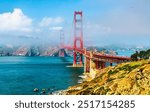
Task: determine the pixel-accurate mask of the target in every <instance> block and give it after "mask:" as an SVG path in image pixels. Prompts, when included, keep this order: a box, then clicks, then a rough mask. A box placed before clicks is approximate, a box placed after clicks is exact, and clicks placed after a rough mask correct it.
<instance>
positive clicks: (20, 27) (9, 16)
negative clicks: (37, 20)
mask: <svg viewBox="0 0 150 112" xmlns="http://www.w3.org/2000/svg"><path fill="white" fill-rule="evenodd" d="M31 26H32V19H31V18H29V17H27V16H26V15H25V14H24V13H23V12H22V10H21V9H19V8H15V9H14V10H13V12H6V13H2V14H0V31H1V32H5V31H23V32H29V31H31Z"/></svg>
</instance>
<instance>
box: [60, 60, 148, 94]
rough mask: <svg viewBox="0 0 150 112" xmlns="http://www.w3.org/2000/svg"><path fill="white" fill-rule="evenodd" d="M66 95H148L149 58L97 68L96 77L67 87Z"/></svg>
mask: <svg viewBox="0 0 150 112" xmlns="http://www.w3.org/2000/svg"><path fill="white" fill-rule="evenodd" d="M63 94H67V95H150V60H141V61H137V62H127V63H122V64H119V65H117V66H114V67H107V68H105V69H103V70H99V72H98V73H97V74H96V77H95V78H94V79H92V80H90V81H84V82H83V83H82V84H79V85H76V86H72V87H69V88H68V89H67V90H66V91H64V93H63Z"/></svg>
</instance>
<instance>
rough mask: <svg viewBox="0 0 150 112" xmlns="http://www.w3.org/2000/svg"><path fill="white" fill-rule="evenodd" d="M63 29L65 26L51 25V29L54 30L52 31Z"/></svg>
mask: <svg viewBox="0 0 150 112" xmlns="http://www.w3.org/2000/svg"><path fill="white" fill-rule="evenodd" d="M62 29H63V27H61V26H54V27H49V30H52V31H60V30H62Z"/></svg>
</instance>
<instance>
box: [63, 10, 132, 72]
mask: <svg viewBox="0 0 150 112" xmlns="http://www.w3.org/2000/svg"><path fill="white" fill-rule="evenodd" d="M60 40H61V43H60V44H61V45H60V46H61V47H60V49H68V50H72V51H73V65H72V67H83V66H84V72H85V73H90V72H91V69H92V63H94V64H95V68H96V69H103V68H105V67H106V63H110V66H112V65H113V63H117V64H118V63H122V62H126V61H130V60H131V58H130V57H124V56H114V55H110V54H102V53H99V52H97V51H90V50H86V48H84V46H83V45H84V43H83V13H82V11H78V12H77V11H75V12H74V41H73V45H72V46H67V45H64V44H63V42H64V34H63V32H62V31H61V33H60ZM60 54H61V55H62V56H63V51H62V52H61V53H60ZM83 56H84V60H83Z"/></svg>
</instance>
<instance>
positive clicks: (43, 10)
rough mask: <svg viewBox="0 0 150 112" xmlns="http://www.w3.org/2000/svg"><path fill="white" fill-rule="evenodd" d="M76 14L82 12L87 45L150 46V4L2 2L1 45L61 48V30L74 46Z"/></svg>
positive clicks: (125, 0)
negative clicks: (45, 44)
mask: <svg viewBox="0 0 150 112" xmlns="http://www.w3.org/2000/svg"><path fill="white" fill-rule="evenodd" d="M74 11H83V15H84V16H83V23H84V29H83V31H84V41H85V44H88V45H99V46H101V45H110V44H120V45H138V46H144V45H146V46H150V1H149V0H0V40H1V41H0V44H2V43H7V44H11V43H15V42H17V43H19V42H21V40H23V42H29V41H34V42H39V43H40V42H41V43H42V42H43V43H44V42H49V43H53V44H54V43H56V44H58V43H59V32H60V30H61V29H64V33H65V41H66V43H71V42H72V41H73V40H72V38H73V13H74ZM25 38H27V40H28V41H25V40H26V39H25ZM30 38H31V39H30ZM35 40H37V41H35Z"/></svg>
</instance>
